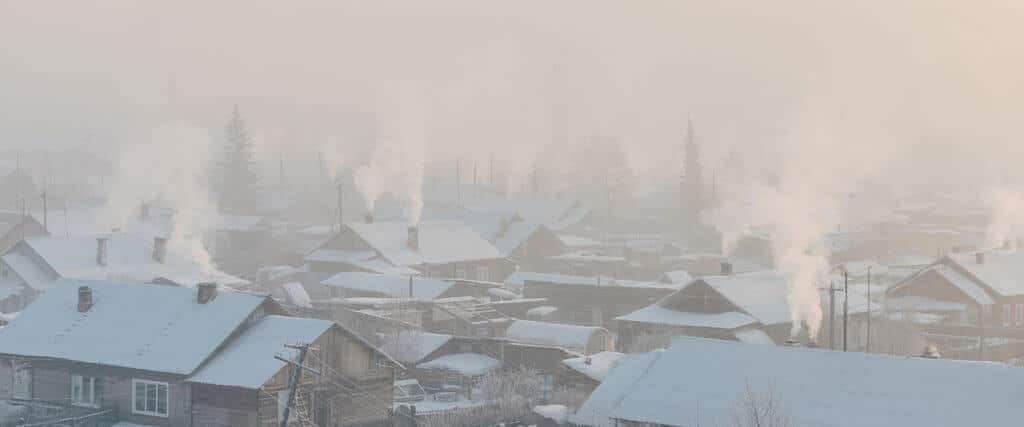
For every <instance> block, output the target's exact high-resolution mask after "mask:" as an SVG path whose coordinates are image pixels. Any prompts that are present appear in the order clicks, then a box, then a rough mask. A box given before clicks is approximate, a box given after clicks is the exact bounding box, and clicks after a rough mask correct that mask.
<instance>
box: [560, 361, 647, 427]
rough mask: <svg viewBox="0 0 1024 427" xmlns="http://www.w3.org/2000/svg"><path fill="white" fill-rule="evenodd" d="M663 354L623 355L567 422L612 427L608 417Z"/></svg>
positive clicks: (613, 423) (613, 424)
mask: <svg viewBox="0 0 1024 427" xmlns="http://www.w3.org/2000/svg"><path fill="white" fill-rule="evenodd" d="M662 353H664V350H656V351H652V352H648V353H634V354H627V355H625V356H624V357H623V358H622V360H620V361H619V363H618V364H616V365H615V368H613V369H612V370H611V371H610V372H609V373H608V375H606V376H605V378H604V381H601V385H599V386H598V387H597V388H596V389H595V390H594V392H593V393H591V394H590V397H589V398H587V400H586V401H585V402H583V405H581V406H580V408H579V409H578V410H577V411H576V413H575V414H572V415H570V416H569V421H570V422H572V423H573V424H577V425H582V426H602V427H604V426H607V427H614V426H615V422H614V420H612V419H610V418H609V417H610V416H611V411H612V410H614V409H615V408H616V407H618V405H619V402H621V401H622V399H624V398H625V397H626V395H627V394H629V393H630V392H632V390H633V387H634V386H635V385H636V383H637V381H639V380H640V379H641V378H642V377H643V374H644V372H646V371H647V369H649V368H650V366H651V365H652V364H654V362H656V361H657V360H658V358H660V357H661V355H662Z"/></svg>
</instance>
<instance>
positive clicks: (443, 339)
mask: <svg viewBox="0 0 1024 427" xmlns="http://www.w3.org/2000/svg"><path fill="white" fill-rule="evenodd" d="M380 339H381V341H382V342H383V343H384V345H382V346H381V351H383V352H384V353H387V354H390V355H391V357H394V358H395V360H398V361H399V362H402V363H407V364H415V363H419V361H421V360H423V359H424V358H425V357H427V356H430V354H431V353H433V352H435V351H437V349H439V348H441V346H443V345H445V344H447V343H448V342H449V341H451V340H452V336H451V335H444V334H435V333H431V332H423V331H417V330H403V331H400V332H399V333H398V334H394V335H382V336H381V337H380Z"/></svg>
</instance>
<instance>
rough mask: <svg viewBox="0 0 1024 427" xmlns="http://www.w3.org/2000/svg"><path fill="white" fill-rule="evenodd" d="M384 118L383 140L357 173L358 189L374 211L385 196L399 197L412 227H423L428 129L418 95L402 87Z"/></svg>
mask: <svg viewBox="0 0 1024 427" xmlns="http://www.w3.org/2000/svg"><path fill="white" fill-rule="evenodd" d="M387 101H391V102H390V103H385V104H384V107H383V108H382V114H381V118H380V120H379V121H380V126H381V130H380V134H381V138H380V140H379V141H378V142H377V145H376V146H375V147H374V149H373V151H372V152H371V153H370V158H369V159H368V160H367V161H366V163H364V164H363V165H361V166H359V167H358V168H356V170H355V171H354V172H353V179H354V181H355V184H356V188H357V189H358V190H359V192H360V194H361V195H362V196H363V200H365V201H366V204H367V206H366V210H367V211H369V212H373V209H374V207H375V205H376V203H377V201H378V200H379V199H380V198H381V196H383V195H384V194H390V195H391V196H393V197H395V198H397V199H398V200H399V201H400V202H401V203H402V205H403V215H404V217H405V221H406V222H407V223H409V224H419V222H420V215H421V213H422V211H423V164H424V162H425V161H426V159H425V153H426V151H425V146H426V142H427V134H426V132H427V129H426V128H425V127H424V123H423V110H422V107H421V104H420V103H419V101H418V99H417V98H416V95H415V93H414V92H413V91H412V90H411V89H410V88H409V87H408V86H407V85H402V86H400V88H399V89H398V92H397V95H396V96H394V97H392V98H390V99H388V100H387Z"/></svg>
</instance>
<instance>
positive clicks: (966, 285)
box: [892, 263, 995, 305]
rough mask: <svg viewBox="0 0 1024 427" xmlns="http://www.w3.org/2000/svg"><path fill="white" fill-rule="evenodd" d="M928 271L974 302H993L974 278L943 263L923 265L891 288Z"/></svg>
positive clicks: (985, 303) (983, 303)
mask: <svg viewBox="0 0 1024 427" xmlns="http://www.w3.org/2000/svg"><path fill="white" fill-rule="evenodd" d="M928 273H933V274H937V275H939V277H941V278H942V279H944V280H945V281H946V282H948V283H949V284H950V285H952V286H953V287H955V288H957V289H959V290H960V291H961V292H963V293H964V294H965V295H967V296H968V297H969V298H971V299H972V300H974V302H976V303H978V304H981V305H991V304H993V303H995V300H994V299H993V298H992V296H991V295H989V293H988V291H986V290H985V289H984V288H982V287H981V285H979V284H978V283H976V282H975V281H974V279H971V278H969V277H967V276H964V275H963V274H961V273H960V272H958V271H956V270H955V269H953V267H951V266H948V265H943V264H942V263H936V264H934V265H931V266H929V267H925V268H924V269H922V270H920V271H918V272H917V273H914V274H913V275H911V276H910V277H907V278H906V279H903V281H901V282H900V283H897V284H896V285H895V286H893V288H892V290H896V289H899V288H901V287H903V286H904V285H907V284H909V283H912V282H913V279H914V278H915V277H919V276H921V275H924V274H928Z"/></svg>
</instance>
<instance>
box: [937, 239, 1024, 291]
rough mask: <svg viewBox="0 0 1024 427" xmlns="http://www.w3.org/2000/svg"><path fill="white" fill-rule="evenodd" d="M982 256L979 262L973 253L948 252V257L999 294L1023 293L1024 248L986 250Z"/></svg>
mask: <svg viewBox="0 0 1024 427" xmlns="http://www.w3.org/2000/svg"><path fill="white" fill-rule="evenodd" d="M983 256H984V258H985V260H984V262H981V263H979V262H977V260H976V258H975V257H976V255H975V254H974V253H959V254H950V255H949V256H948V259H949V260H950V261H952V262H953V263H955V264H957V265H959V266H960V267H961V268H963V269H964V270H967V272H969V273H970V274H971V275H972V276H974V277H976V278H977V279H978V280H980V281H981V283H983V284H985V285H987V286H988V287H990V288H992V290H994V291H996V292H998V293H999V294H1000V295H1003V296H1013V295H1021V294H1024V281H1022V280H1021V277H1024V250H993V251H986V252H984V255H983Z"/></svg>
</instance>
